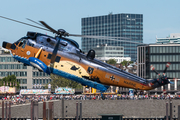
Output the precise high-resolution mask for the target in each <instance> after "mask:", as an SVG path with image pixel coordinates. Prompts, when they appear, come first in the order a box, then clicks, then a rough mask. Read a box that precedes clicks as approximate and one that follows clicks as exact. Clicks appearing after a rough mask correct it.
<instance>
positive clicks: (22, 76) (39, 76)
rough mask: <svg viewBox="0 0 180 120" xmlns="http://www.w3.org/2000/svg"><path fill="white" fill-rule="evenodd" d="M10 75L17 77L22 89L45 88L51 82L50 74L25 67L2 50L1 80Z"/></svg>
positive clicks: (0, 51)
mask: <svg viewBox="0 0 180 120" xmlns="http://www.w3.org/2000/svg"><path fill="white" fill-rule="evenodd" d="M8 75H15V76H16V79H17V81H18V82H19V84H20V89H32V88H33V87H34V88H37V87H38V88H40V86H41V88H44V86H45V85H46V84H48V83H49V82H50V81H51V78H50V76H49V75H48V74H46V73H44V72H39V71H38V70H37V69H36V68H33V67H31V66H24V65H23V63H20V62H18V61H17V60H15V59H14V58H13V57H12V56H11V55H10V54H9V52H4V50H2V49H1V50H0V79H2V78H4V77H7V76H8Z"/></svg>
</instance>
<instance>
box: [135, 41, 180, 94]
mask: <svg viewBox="0 0 180 120" xmlns="http://www.w3.org/2000/svg"><path fill="white" fill-rule="evenodd" d="M137 58H138V59H137V66H138V67H137V75H138V76H140V77H142V78H146V79H155V78H158V75H156V73H155V72H153V71H152V70H150V66H151V65H153V66H154V67H155V69H156V71H157V72H158V73H160V74H161V75H162V73H163V72H164V69H165V67H166V64H167V63H168V62H170V63H171V65H170V67H169V68H168V69H167V72H166V76H167V77H170V78H175V79H170V81H172V82H174V84H168V85H165V87H164V88H163V87H159V88H156V89H155V90H152V92H155V93H162V92H163V89H165V90H166V91H167V92H169V93H170V94H175V92H177V91H179V90H180V44H150V45H144V46H143V45H139V46H138V48H137Z"/></svg>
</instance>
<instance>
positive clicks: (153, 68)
mask: <svg viewBox="0 0 180 120" xmlns="http://www.w3.org/2000/svg"><path fill="white" fill-rule="evenodd" d="M150 68H151V70H152V71H154V72H155V73H156V74H157V75H159V76H160V74H159V73H158V72H157V71H156V70H155V67H154V66H153V65H151V67H150Z"/></svg>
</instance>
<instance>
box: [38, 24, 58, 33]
mask: <svg viewBox="0 0 180 120" xmlns="http://www.w3.org/2000/svg"><path fill="white" fill-rule="evenodd" d="M39 22H40V23H41V24H42V25H44V27H46V28H47V29H49V30H50V31H51V32H53V33H56V34H59V32H58V31H56V30H54V29H53V28H52V27H50V26H49V25H48V24H46V23H45V22H44V21H39Z"/></svg>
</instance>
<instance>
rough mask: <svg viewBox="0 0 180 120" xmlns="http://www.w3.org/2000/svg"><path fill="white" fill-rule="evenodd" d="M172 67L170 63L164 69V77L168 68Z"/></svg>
mask: <svg viewBox="0 0 180 120" xmlns="http://www.w3.org/2000/svg"><path fill="white" fill-rule="evenodd" d="M170 65H171V63H169V62H168V63H167V64H166V68H165V69H164V72H163V75H164V76H165V74H166V71H167V68H168V67H169V66H170Z"/></svg>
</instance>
